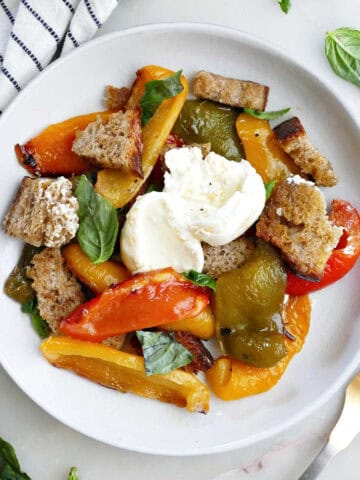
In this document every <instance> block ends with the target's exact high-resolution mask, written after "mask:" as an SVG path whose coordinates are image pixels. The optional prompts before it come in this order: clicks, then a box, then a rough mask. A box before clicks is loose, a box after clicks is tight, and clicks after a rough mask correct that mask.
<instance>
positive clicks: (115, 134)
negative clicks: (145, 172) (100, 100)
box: [72, 109, 143, 177]
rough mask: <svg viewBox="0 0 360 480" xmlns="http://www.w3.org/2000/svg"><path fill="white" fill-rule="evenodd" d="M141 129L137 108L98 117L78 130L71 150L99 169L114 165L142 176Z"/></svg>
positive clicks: (139, 114)
mask: <svg viewBox="0 0 360 480" xmlns="http://www.w3.org/2000/svg"><path fill="white" fill-rule="evenodd" d="M142 148H143V145H142V131H141V113H140V109H129V110H126V111H125V112H116V113H113V114H112V115H110V118H109V121H108V122H107V123H105V122H104V121H103V120H102V119H101V117H100V116H99V117H97V119H96V121H95V122H92V123H90V124H89V125H88V126H87V127H86V128H85V130H83V131H82V132H78V134H77V137H76V139H75V141H74V143H73V146H72V151H73V152H75V153H76V154H77V155H80V156H82V157H86V158H88V159H89V160H90V161H91V162H92V163H94V165H96V166H99V167H102V168H117V169H122V170H124V171H128V172H131V173H133V174H135V175H137V176H138V177H142V168H141V155H142Z"/></svg>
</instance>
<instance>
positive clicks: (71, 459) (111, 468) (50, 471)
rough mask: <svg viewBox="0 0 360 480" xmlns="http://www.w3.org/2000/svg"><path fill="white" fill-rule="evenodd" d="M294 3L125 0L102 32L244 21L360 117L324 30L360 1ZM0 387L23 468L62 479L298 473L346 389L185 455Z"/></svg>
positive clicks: (342, 464) (359, 95)
mask: <svg viewBox="0 0 360 480" xmlns="http://www.w3.org/2000/svg"><path fill="white" fill-rule="evenodd" d="M293 4H294V6H293V9H292V10H291V12H290V13H289V15H287V16H286V15H284V14H282V12H281V11H280V10H279V7H278V6H277V3H276V0H182V1H181V2H175V1H174V0H152V1H150V0H120V5H119V7H118V8H117V9H116V11H115V12H114V14H113V16H112V17H111V19H110V20H109V21H108V22H107V24H106V25H105V26H104V28H103V29H102V31H101V32H100V33H99V34H104V33H107V32H110V31H115V30H119V29H123V28H126V27H130V26H134V25H139V24H144V23H155V22H156V23H157V22H174V21H191V22H208V23H216V24H222V25H227V26H230V27H233V28H237V29H241V30H243V31H246V32H248V33H251V34H254V35H256V36H258V37H260V38H263V39H265V40H268V41H270V42H272V43H274V44H277V45H278V46H280V47H282V48H283V49H284V50H286V51H287V52H288V53H291V54H292V55H293V56H294V57H296V58H297V59H299V60H302V61H304V62H306V63H307V65H309V66H311V67H312V68H313V70H314V71H315V72H317V73H318V75H319V76H321V77H322V78H323V79H325V80H326V81H327V82H328V83H329V84H331V85H332V86H333V88H335V89H336V90H337V91H338V92H339V93H340V94H341V95H342V98H343V100H344V102H345V103H346V104H347V106H348V107H349V108H350V109H352V111H353V112H354V115H357V117H358V119H359V121H360V109H359V105H360V103H359V101H360V89H359V88H357V87H355V86H353V85H350V84H347V83H346V82H344V81H342V80H341V79H338V78H337V77H335V75H334V74H333V73H332V71H331V70H330V68H329V66H328V64H327V61H326V59H325V56H324V55H323V43H324V35H325V32H326V31H328V30H332V29H334V28H337V27H340V26H353V27H355V28H356V27H357V28H360V23H359V22H360V20H359V19H360V2H359V1H358V0H341V1H339V0H293ZM0 390H1V394H0V436H2V437H4V438H6V439H7V440H8V441H10V442H11V443H12V444H13V445H14V446H15V447H16V450H17V452H18V455H19V457H20V459H21V463H22V465H23V468H24V470H25V471H27V472H28V474H29V475H30V476H31V478H32V479H33V480H36V479H40V480H63V479H65V478H66V473H67V471H68V469H69V468H70V466H71V465H76V466H77V467H78V468H79V471H80V478H81V480H93V479H94V480H95V479H105V478H106V479H107V480H115V479H116V480H117V479H119V478H121V479H123V480H135V479H136V480H142V479H149V478H156V479H158V480H165V479H166V480H178V479H185V478H186V479H190V480H192V479H196V480H235V479H236V480H242V479H256V480H296V479H297V478H298V477H299V475H300V474H301V472H302V471H303V470H304V469H305V468H306V466H307V464H308V463H309V462H310V461H311V460H312V458H313V457H314V456H315V455H316V453H317V452H318V451H319V450H320V448H321V447H322V446H323V444H324V443H325V441H326V437H327V434H328V433H329V431H330V430H331V428H332V427H333V425H334V423H335V421H336V419H337V417H338V415H339V412H340V409H341V405H342V397H343V395H342V393H341V392H340V393H339V395H338V396H337V397H336V398H334V399H333V400H332V401H331V402H330V403H329V404H327V405H326V406H324V407H322V408H321V409H320V410H319V411H318V412H316V413H315V414H314V415H313V416H312V417H311V418H309V419H307V420H306V421H303V422H302V424H301V425H299V426H298V427H297V428H296V430H295V431H290V432H285V433H284V434H283V435H282V436H281V437H279V438H277V439H275V440H274V441H273V444H272V445H270V446H269V445H268V444H261V445H258V446H256V447H252V448H249V449H246V450H241V451H238V452H237V451H234V452H229V453H226V454H221V455H213V456H206V457H195V458H182V459H179V458H171V457H156V456H149V455H141V454H136V453H131V452H127V451H125V450H118V449H115V448H112V447H108V446H106V445H103V444H101V443H98V442H96V441H94V440H90V439H88V438H86V437H84V436H83V435H81V434H78V433H76V432H74V431H72V430H70V429H69V428H67V427H64V426H63V425H62V424H60V423H59V422H57V421H56V420H54V419H53V418H51V417H50V416H48V415H47V414H46V413H44V412H43V411H42V410H41V409H40V408H39V407H37V406H36V405H35V404H34V403H33V402H32V401H31V400H29V399H28V398H27V397H26V396H25V395H24V394H23V393H22V392H21V391H20V390H19V389H18V388H17V387H16V386H15V385H14V384H13V382H12V381H11V380H10V379H9V378H8V377H7V375H6V374H5V373H4V372H3V370H1V368H0ZM169 441H171V439H169ZM359 450H360V441H359V439H357V440H356V442H355V443H354V445H353V447H352V450H351V452H350V453H349V452H348V453H346V452H345V453H344V454H343V455H342V456H341V457H339V461H337V462H334V468H333V469H332V473H331V474H329V475H328V474H326V475H325V476H323V477H321V478H326V479H330V475H331V478H339V477H340V475H342V476H343V478H346V479H350V478H354V479H355V478H358V477H357V476H356V477H354V476H351V475H353V473H354V471H355V472H356V471H357V472H358V471H359V469H360V466H359V468H358V469H355V470H354V462H355V461H356V457H357V455H356V453H359ZM349 466H350V468H349ZM346 469H348V470H346ZM334 475H336V476H334Z"/></svg>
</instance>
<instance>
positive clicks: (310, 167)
mask: <svg viewBox="0 0 360 480" xmlns="http://www.w3.org/2000/svg"><path fill="white" fill-rule="evenodd" d="M274 133H275V136H276V138H277V140H278V142H279V144H280V146H281V147H282V148H283V150H285V152H286V153H287V154H288V155H290V157H291V158H292V159H293V160H294V162H295V163H296V165H297V166H298V167H299V168H300V170H301V171H302V173H304V174H306V175H310V176H311V177H312V178H313V179H314V182H315V183H316V185H319V186H323V187H332V186H333V185H336V184H337V182H338V178H337V176H336V175H335V172H334V170H333V167H332V165H331V163H330V162H329V160H327V159H326V158H325V157H324V156H323V155H321V153H320V152H319V151H318V150H317V149H316V148H315V147H314V145H313V144H312V143H311V141H310V140H309V137H308V136H307V133H306V131H305V129H304V127H303V125H302V123H301V122H300V120H299V119H298V118H297V117H294V118H290V120H286V121H285V122H283V123H281V124H280V125H278V126H277V127H276V128H274Z"/></svg>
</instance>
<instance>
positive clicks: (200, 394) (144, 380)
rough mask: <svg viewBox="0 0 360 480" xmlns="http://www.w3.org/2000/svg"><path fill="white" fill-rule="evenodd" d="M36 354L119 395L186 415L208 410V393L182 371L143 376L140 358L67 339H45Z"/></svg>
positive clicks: (194, 379)
mask: <svg viewBox="0 0 360 480" xmlns="http://www.w3.org/2000/svg"><path fill="white" fill-rule="evenodd" d="M40 350H41V352H42V354H43V355H44V357H45V358H46V359H47V360H48V361H49V362H50V363H51V364H52V365H55V366H56V367H60V368H64V369H66V370H71V371H73V372H75V373H77V374H78V375H80V376H82V377H85V378H88V379H89V380H92V381H94V382H97V383H100V384H101V385H104V386H106V387H110V388H113V389H115V390H118V391H119V392H131V393H135V394H136V395H140V396H142V397H147V398H152V399H155V400H160V401H161V402H166V403H172V404H173V405H176V406H178V407H186V409H187V410H188V411H189V412H203V413H206V412H207V411H208V410H209V402H210V392H209V389H208V388H207V387H206V385H204V384H203V383H201V382H200V381H199V380H198V379H197V378H196V377H195V375H193V374H191V373H187V372H185V371H183V370H174V371H172V372H169V373H166V374H163V375H151V376H147V375H146V373H145V368H144V359H143V358H142V357H140V356H137V355H133V354H130V353H125V352H121V351H119V350H116V349H114V348H111V347H107V346H105V345H102V344H96V343H90V342H84V341H81V340H74V339H72V338H68V337H49V338H47V339H46V340H44V341H43V342H42V344H41V346H40Z"/></svg>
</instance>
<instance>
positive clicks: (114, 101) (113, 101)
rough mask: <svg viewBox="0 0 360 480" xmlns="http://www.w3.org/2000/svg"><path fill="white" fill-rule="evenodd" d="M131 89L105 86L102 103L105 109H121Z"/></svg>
mask: <svg viewBox="0 0 360 480" xmlns="http://www.w3.org/2000/svg"><path fill="white" fill-rule="evenodd" d="M130 94H131V90H130V88H128V87H121V88H118V87H113V86H112V85H107V86H106V87H105V98H104V103H105V107H106V108H107V110H123V109H124V108H125V107H126V104H127V101H128V100H129V98H130Z"/></svg>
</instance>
